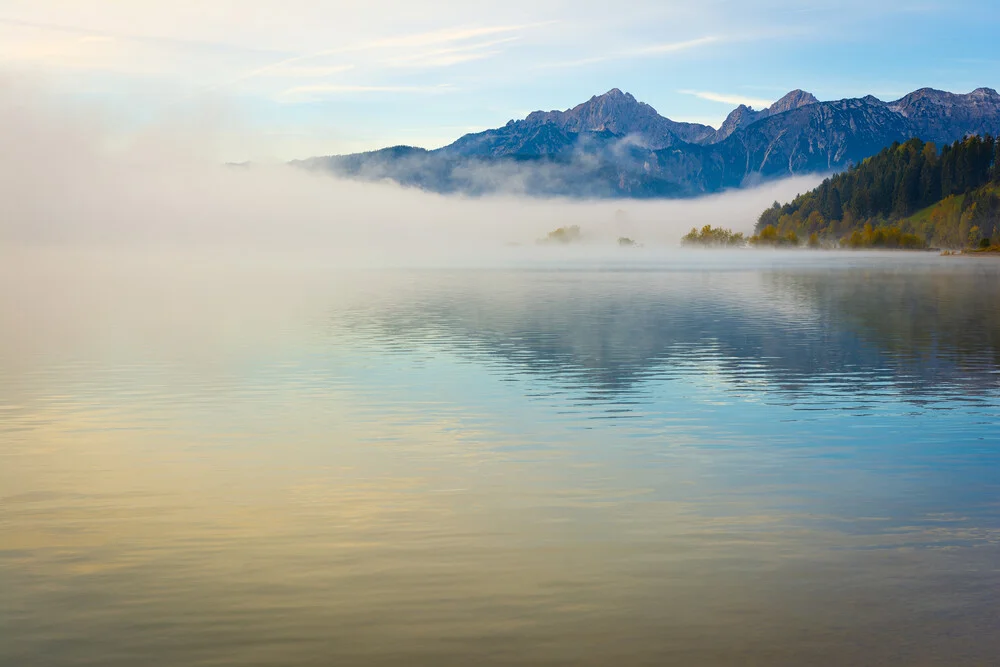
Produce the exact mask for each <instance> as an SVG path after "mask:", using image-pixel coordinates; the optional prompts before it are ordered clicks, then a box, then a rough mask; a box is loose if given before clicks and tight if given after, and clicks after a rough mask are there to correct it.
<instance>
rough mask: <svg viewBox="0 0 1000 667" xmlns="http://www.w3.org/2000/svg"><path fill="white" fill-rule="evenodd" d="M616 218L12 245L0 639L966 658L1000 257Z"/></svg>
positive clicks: (734, 660) (9, 646) (252, 650)
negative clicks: (500, 248) (235, 240)
mask: <svg viewBox="0 0 1000 667" xmlns="http://www.w3.org/2000/svg"><path fill="white" fill-rule="evenodd" d="M630 252H631V249H627V250H623V251H622V253H621V255H620V256H617V257H612V258H610V259H609V258H608V257H603V258H601V257H590V256H587V255H580V256H572V255H559V256H556V255H555V254H553V255H544V254H540V251H538V252H535V251H530V252H529V251H526V252H525V253H524V254H523V256H522V255H518V256H517V257H513V253H514V251H513V250H512V257H511V258H509V260H507V261H496V260H494V261H492V262H491V263H490V264H489V265H488V266H486V267H481V268H474V267H472V266H464V267H463V266H458V265H455V266H450V267H443V268H442V267H434V266H429V265H426V266H414V267H411V268H383V269H380V270H373V269H352V270H338V269H334V268H331V267H329V266H327V265H326V264H325V263H324V262H323V261H322V259H321V258H320V257H318V256H313V257H310V258H289V257H270V258H259V257H253V258H248V257H243V256H237V255H233V256H226V257H218V256H212V255H211V254H203V255H200V256H192V255H184V256H180V255H174V254H171V253H168V252H161V253H150V254H145V255H143V254H136V255H128V257H129V258H128V259H123V257H125V256H126V255H124V254H117V255H115V254H104V255H102V254H100V253H90V254H88V253H83V252H79V253H71V252H68V251H65V252H64V251H56V250H19V251H16V252H9V253H7V254H6V255H4V257H3V261H2V262H0V313H3V315H2V327H0V443H2V444H0V590H2V591H3V593H2V594H0V664H2V665H4V666H6V665H10V666H12V667H13V666H15V665H17V666H20V665H32V666H41V665H60V666H61V665H95V666H96V665H100V666H104V667H111V666H117V665H140V664H141V665H185V666H193V665H240V666H246V665H261V666H263V665H268V666H270V665H275V666H277V665H332V664H337V665H354V664H357V665H381V664H386V665H388V664H426V665H485V664H515V663H521V664H524V663H528V664H553V665H557V664H565V665H569V664H573V665H580V664H584V665H609V664H617V665H633V664H634V665H645V664H649V665H654V664H656V665H662V664H676V665H699V666H712V665H874V664H880V665H882V664H884V665H907V666H910V665H985V664H994V663H995V661H996V659H997V656H998V655H1000V604H997V600H998V591H1000V435H998V433H1000V261H993V260H992V259H990V258H947V257H937V256H933V255H928V254H922V253H914V254H889V253H869V254H865V253H859V254H850V253H810V252H805V251H803V252H797V253H796V252H793V253H785V254H783V253H769V252H765V251H761V252H751V251H746V252H732V253H727V252H719V253H698V252H690V253H683V254H682V253H674V254H670V253H667V254H657V253H655V252H652V251H644V250H636V252H635V253H634V254H629V253H630ZM468 263H469V264H473V263H474V262H471V261H470V262H468Z"/></svg>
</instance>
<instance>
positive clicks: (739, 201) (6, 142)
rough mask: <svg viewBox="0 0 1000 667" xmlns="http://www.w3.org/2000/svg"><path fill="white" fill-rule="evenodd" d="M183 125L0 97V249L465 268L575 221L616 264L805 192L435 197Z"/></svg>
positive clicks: (746, 223) (741, 220)
mask: <svg viewBox="0 0 1000 667" xmlns="http://www.w3.org/2000/svg"><path fill="white" fill-rule="evenodd" d="M190 126H194V127H197V126H198V124H197V123H193V122H188V123H187V124H180V121H179V122H178V126H177V127H170V126H164V127H152V128H147V129H145V130H143V131H142V132H133V133H130V134H129V133H122V132H116V131H115V130H114V127H113V124H112V123H111V122H110V121H108V120H103V119H102V116H101V114H100V113H99V111H91V112H90V113H89V114H87V115H82V114H73V113H69V112H67V111H64V110H61V109H60V107H59V106H58V105H57V104H55V103H54V102H53V101H52V100H51V99H49V98H47V97H45V95H44V94H42V93H39V92H38V91H32V90H30V89H28V90H26V89H24V88H23V87H16V86H14V85H13V84H9V83H8V84H7V85H6V86H0V144H2V145H3V147H4V151H3V155H2V157H0V206H2V209H0V212H2V216H0V241H2V242H4V243H5V244H7V245H12V244H22V245H23V244H34V245H37V244H44V245H57V246H63V247H67V246H68V247H85V248H95V247H97V248H101V247H105V248H106V247H111V248H116V249H119V248H123V247H130V248H133V249H136V248H139V249H142V248H145V249H150V248H152V249H164V248H167V249H170V250H171V251H178V250H180V251H190V252H193V253H204V252H221V253H223V254H225V253H229V254H234V253H235V254H239V253H246V252H250V253H258V254H259V253H262V252H264V253H267V252H274V251H280V252H291V253H300V254H301V255H302V256H303V257H314V258H317V259H319V260H321V261H329V262H335V263H338V264H339V265H343V264H345V263H349V264H352V265H356V266H364V265H375V266H385V265H412V264H440V263H448V262H451V263H456V262H457V263H462V264H466V265H476V264H477V263H479V262H481V261H488V262H492V261H502V262H503V261H508V260H509V259H510V258H512V257H514V258H516V257H518V256H519V255H528V256H531V255H537V254H538V252H539V251H538V250H536V249H535V248H534V246H535V243H536V241H537V240H538V239H541V238H544V237H545V236H546V234H547V233H548V232H550V231H552V230H554V229H557V228H559V227H563V226H568V225H578V226H579V227H581V230H582V239H583V243H584V245H585V246H588V248H587V249H586V250H588V251H589V254H590V255H591V256H594V255H595V254H597V255H600V254H607V255H609V256H612V257H620V256H621V252H620V249H619V248H618V247H617V243H616V241H617V239H618V238H619V237H621V236H627V237H629V238H632V239H634V240H636V241H637V242H639V243H642V244H644V245H645V246H646V247H647V248H648V249H650V250H652V249H657V248H675V247H677V245H678V243H679V239H680V237H681V236H682V235H683V234H684V233H686V232H687V231H688V230H689V229H690V228H691V227H692V226H701V225H704V224H720V223H725V224H726V226H731V227H734V228H736V229H739V230H742V231H745V232H749V231H750V230H752V228H753V224H754V222H755V221H756V217H757V215H758V213H759V212H760V211H761V210H763V209H764V208H766V207H767V206H769V205H770V204H771V203H772V202H773V201H774V200H776V199H782V200H784V199H788V198H790V197H792V196H794V195H795V194H798V193H799V192H802V191H804V190H807V189H809V188H811V187H813V186H814V185H815V184H816V183H817V182H818V180H819V179H818V178H817V177H815V176H810V177H802V178H796V179H790V180H787V181H783V182H778V183H774V184H770V185H767V186H764V187H762V188H759V189H752V190H746V191H739V192H732V193H726V194H722V195H716V196H711V197H707V198H704V199H698V200H678V201H631V200H630V201H608V200H596V201H582V202H581V201H568V200H544V199H532V198H525V197H518V196H516V195H514V194H511V195H507V196H493V197H483V198H462V197H445V196H440V195H434V194H429V193H426V192H422V191H419V190H416V189H406V188H401V187H399V186H396V185H393V184H391V183H388V182H387V183H381V184H371V183H361V182H354V181H345V180H337V179H335V178H333V177H331V176H328V175H326V174H323V173H313V172H308V171H306V170H303V169H297V168H292V167H289V166H286V165H279V164H269V163H261V164H251V165H243V166H235V165H228V166H226V165H223V164H222V163H221V161H220V160H219V159H218V158H213V157H212V156H211V153H210V152H208V151H207V150H206V148H205V147H206V146H211V145H212V144H213V141H212V133H211V131H208V130H205V131H202V132H198V131H195V130H192V129H191V127H190ZM514 181H517V179H516V178H514V179H512V187H511V192H512V193H513V192H516V191H517V187H516V183H514ZM518 246H520V247H522V248H523V250H522V251H521V252H520V253H519V252H517V251H516V250H513V248H516V247H518ZM542 252H543V254H544V251H542ZM585 254H586V253H585Z"/></svg>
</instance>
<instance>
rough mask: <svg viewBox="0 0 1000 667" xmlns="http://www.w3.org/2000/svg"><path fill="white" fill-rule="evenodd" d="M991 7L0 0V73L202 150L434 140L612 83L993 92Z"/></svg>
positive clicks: (719, 100) (694, 101) (256, 155)
mask: <svg viewBox="0 0 1000 667" xmlns="http://www.w3.org/2000/svg"><path fill="white" fill-rule="evenodd" d="M995 3H996V0H947V1H944V0H837V1H835V2H833V1H828V0H816V1H813V2H807V1H802V0H799V1H797V2H795V1H791V0H762V1H750V0H699V1H698V2H690V1H684V2H681V1H679V0H620V1H619V2H614V3H611V2H608V1H607V0H600V1H596V0H574V1H573V2H569V1H568V0H507V1H506V2H502V3H501V2H496V1H495V0H464V1H461V2H455V1H446V0H366V1H364V2H362V1H352V2H338V1H336V0H333V1H331V0H171V2H163V1H162V0H4V1H3V2H2V3H0V76H2V77H3V80H4V81H7V82H10V81H16V82H17V83H18V85H30V86H32V87H37V88H39V89H42V90H44V91H46V93H47V94H48V95H50V96H52V98H53V99H55V100H56V101H57V103H58V104H59V105H60V106H61V107H62V108H63V109H76V108H79V109H81V110H92V109H99V110H100V112H101V113H102V114H104V115H106V116H108V117H110V118H112V119H113V120H112V121H111V124H112V125H113V127H114V128H115V129H116V130H117V131H118V132H120V133H121V134H122V135H123V136H124V135H127V134H129V133H136V132H141V131H143V129H144V128H147V127H151V126H156V125H157V124H162V123H167V122H169V123H173V124H175V125H177V124H180V125H183V123H184V122H188V123H191V124H193V125H197V126H198V127H200V128H203V127H207V128H209V129H210V130H211V131H213V132H215V134H216V135H217V136H219V137H222V138H221V139H220V140H219V141H218V142H217V144H216V145H215V150H217V151H218V153H219V157H220V158H223V159H227V160H232V161H242V160H248V159H253V160H259V159H278V160H285V159H292V158H299V157H308V156H312V155H328V154H336V153H349V152H355V151H361V150H371V149H375V148H380V147H384V146H389V145H397V144H408V145H416V146H423V147H426V148H434V147H437V146H441V145H444V144H447V143H450V142H451V141H453V140H454V139H456V138H457V137H459V136H461V135H462V134H465V133H467V132H474V131H479V130H482V129H486V128H488V127H497V126H500V125H503V124H504V123H506V122H507V121H508V120H510V119H513V118H521V117H524V116H525V115H527V114H528V113H529V112H531V111H533V110H536V109H543V110H549V109H565V108H569V107H571V106H574V105H576V104H578V103H580V102H583V101H585V100H587V99H589V98H590V97H591V96H592V95H595V94H600V93H603V92H605V91H607V90H609V89H611V88H620V89H622V90H624V91H627V92H630V93H632V94H633V95H635V97H636V98H638V99H639V100H642V101H644V102H647V103H649V104H651V105H652V106H653V107H655V108H656V109H657V111H659V112H660V113H661V114H663V115H665V116H667V117H669V118H672V119H674V120H681V121H693V122H701V123H706V124H709V125H713V126H718V125H719V123H721V122H722V120H723V119H724V118H725V116H726V115H727V114H728V113H729V111H731V110H732V108H733V107H735V106H736V105H738V104H741V103H745V104H748V105H751V106H754V107H758V108H759V107H762V106H766V105H767V104H769V103H771V102H772V101H774V100H776V99H778V98H779V97H781V96H782V95H783V94H784V93H786V92H788V91H789V90H792V89H795V88H802V89H804V90H808V91H810V92H812V93H813V94H815V95H816V96H817V97H819V98H820V99H839V98H843V97H860V96H863V95H867V94H873V95H876V96H877V97H880V98H882V99H885V100H891V99H896V98H898V97H901V96H902V95H904V94H906V93H908V92H910V91H912V90H915V89H917V88H921V87H925V86H930V87H934V88H941V89H945V90H951V91H954V92H969V91H971V90H973V89H975V88H977V87H980V86H987V87H991V88H1000V52H998V51H997V48H996V35H997V34H998V29H1000V12H997V11H996V4H995Z"/></svg>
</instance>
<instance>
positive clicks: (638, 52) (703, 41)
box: [533, 35, 725, 69]
mask: <svg viewBox="0 0 1000 667" xmlns="http://www.w3.org/2000/svg"><path fill="white" fill-rule="evenodd" d="M722 41H725V40H724V39H723V38H722V37H718V36H715V35H708V36H705V37H698V38H697V39H687V40H684V41H680V42H663V43H660V44H649V45H647V46H643V47H639V48H635V49H628V50H626V51H616V52H613V53H607V54H602V55H597V56H590V57H586V58H579V59H576V60H565V61H557V62H551V63H540V64H538V65H536V66H535V67H534V68H533V69H561V68H571V67H586V66H587V65H595V64H597V63H603V62H608V61H613V60H622V59H626V58H652V57H656V56H664V55H669V54H672V53H680V52H681V51H687V50H690V49H696V48H699V47H702V46H707V45H709V44H713V43H716V42H722Z"/></svg>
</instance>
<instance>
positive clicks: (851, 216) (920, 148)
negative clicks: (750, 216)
mask: <svg viewBox="0 0 1000 667" xmlns="http://www.w3.org/2000/svg"><path fill="white" fill-rule="evenodd" d="M998 192H1000V141H997V140H996V139H995V138H994V137H992V136H984V137H981V136H969V137H966V138H965V139H963V140H961V141H956V142H955V143H954V144H951V145H950V146H945V147H944V148H943V149H942V150H941V151H940V152H939V151H938V150H937V146H935V144H934V143H931V142H926V143H925V142H923V141H921V140H920V139H910V140H909V141H907V142H905V143H902V144H901V143H898V142H897V143H894V144H893V145H892V146H890V147H888V148H886V149H884V150H883V151H882V152H880V153H878V154H877V155H875V156H873V157H871V158H868V159H867V160H865V161H863V162H861V163H860V164H858V165H855V166H853V167H851V168H850V169H848V170H847V171H845V172H842V173H840V174H837V175H836V176H833V177H831V178H828V179H826V180H825V181H823V183H822V184H821V185H820V186H819V187H817V188H816V189H815V190H813V191H811V192H807V193H805V194H803V195H799V196H798V197H797V198H796V199H795V200H793V201H792V202H791V203H788V204H784V205H782V204H779V203H778V202H775V203H774V205H773V206H772V207H771V208H769V209H767V210H765V211H764V212H763V213H762V214H761V216H760V218H759V219H758V222H757V226H756V229H755V232H756V234H755V237H756V238H757V239H761V240H763V239H788V238H790V237H797V238H810V239H818V240H819V241H820V242H824V243H827V244H834V243H835V244H839V245H841V246H850V247H868V246H872V247H911V248H912V247H921V246H926V245H927V244H929V243H932V244H935V245H941V246H948V247H963V246H966V245H970V244H971V245H978V244H980V243H983V242H986V244H987V245H988V244H989V242H990V239H994V240H997V241H1000V229H998V227H1000V224H998V223H1000V195H998Z"/></svg>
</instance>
